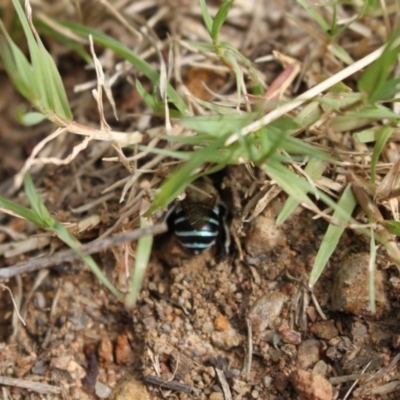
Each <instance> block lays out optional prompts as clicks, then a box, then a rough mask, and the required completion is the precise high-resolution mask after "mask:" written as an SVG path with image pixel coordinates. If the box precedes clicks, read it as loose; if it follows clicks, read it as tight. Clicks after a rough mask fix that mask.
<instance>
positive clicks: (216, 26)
mask: <svg viewBox="0 0 400 400" xmlns="http://www.w3.org/2000/svg"><path fill="white" fill-rule="evenodd" d="M233 1H234V0H225V1H224V2H223V3H222V4H221V7H220V8H219V10H218V12H217V15H216V16H215V18H214V23H213V24H212V30H211V37H212V39H213V41H214V43H218V36H219V31H220V29H221V27H222V25H223V24H224V22H225V20H226V17H227V16H228V12H229V9H230V8H231V7H232V4H233Z"/></svg>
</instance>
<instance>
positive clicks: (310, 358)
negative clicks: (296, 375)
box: [297, 339, 321, 369]
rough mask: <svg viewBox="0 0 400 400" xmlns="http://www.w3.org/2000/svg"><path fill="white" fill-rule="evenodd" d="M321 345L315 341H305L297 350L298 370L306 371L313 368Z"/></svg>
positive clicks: (319, 356)
mask: <svg viewBox="0 0 400 400" xmlns="http://www.w3.org/2000/svg"><path fill="white" fill-rule="evenodd" d="M320 351H321V343H320V342H319V341H318V340H315V339H309V340H305V341H304V342H303V343H301V344H300V346H299V347H298V349H297V365H298V366H299V368H300V369H308V368H311V367H312V366H314V365H315V364H316V363H317V362H318V361H319V359H320V358H321V355H320Z"/></svg>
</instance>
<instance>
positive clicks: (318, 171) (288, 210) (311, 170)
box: [276, 158, 327, 226]
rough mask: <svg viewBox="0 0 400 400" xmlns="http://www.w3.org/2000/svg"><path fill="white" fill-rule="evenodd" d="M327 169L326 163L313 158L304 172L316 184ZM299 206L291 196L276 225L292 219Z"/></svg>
mask: <svg viewBox="0 0 400 400" xmlns="http://www.w3.org/2000/svg"><path fill="white" fill-rule="evenodd" d="M326 167H327V163H326V162H324V161H322V160H319V159H316V158H313V159H311V160H310V162H309V163H308V164H307V166H306V167H305V169H304V172H305V173H306V174H308V176H309V177H310V178H311V179H312V180H313V182H316V181H317V180H318V179H319V178H320V177H321V175H322V174H323V172H324V171H325V169H326ZM299 204H300V202H299V201H298V200H296V199H295V198H294V197H293V196H289V198H288V199H287V200H286V202H285V205H284V206H283V208H282V210H281V212H280V213H279V215H278V218H277V219H276V225H277V226H279V225H282V224H283V223H284V222H285V221H286V220H287V219H288V218H289V217H290V215H291V214H292V213H293V211H294V210H295V209H296V207H297V206H298V205H299Z"/></svg>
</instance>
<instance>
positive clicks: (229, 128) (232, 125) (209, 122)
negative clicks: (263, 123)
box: [180, 110, 258, 137]
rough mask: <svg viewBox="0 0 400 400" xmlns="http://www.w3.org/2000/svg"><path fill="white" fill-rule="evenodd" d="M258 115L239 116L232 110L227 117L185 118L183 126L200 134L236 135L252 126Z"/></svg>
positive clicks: (244, 114) (203, 116)
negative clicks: (244, 128) (246, 127)
mask: <svg viewBox="0 0 400 400" xmlns="http://www.w3.org/2000/svg"><path fill="white" fill-rule="evenodd" d="M257 116H258V113H243V114H238V113H237V112H234V111H232V110H230V113H229V114H225V115H201V116H196V117H192V118H183V119H182V120H181V121H180V122H181V123H182V125H184V126H186V127H187V128H189V129H192V130H194V131H196V132H198V133H200V134H204V135H210V136H214V137H221V136H224V135H226V134H228V133H234V132H237V131H238V130H240V129H241V128H243V127H245V126H246V125H248V124H250V123H251V122H252V121H254V119H256V118H257Z"/></svg>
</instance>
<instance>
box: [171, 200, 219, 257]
mask: <svg viewBox="0 0 400 400" xmlns="http://www.w3.org/2000/svg"><path fill="white" fill-rule="evenodd" d="M199 218H200V219H201V223H200V224H199V225H200V226H202V227H201V228H199V229H195V228H194V227H193V226H192V224H191V223H190V222H189V221H188V219H187V217H186V216H185V214H184V211H183V209H182V207H181V206H180V205H178V206H177V208H176V210H175V220H174V231H175V234H176V236H177V238H178V240H179V242H180V243H181V244H182V245H183V246H184V247H186V248H187V249H190V250H192V251H194V252H195V253H197V252H201V251H203V250H205V249H208V248H209V247H211V246H213V245H214V244H215V242H216V240H217V236H218V234H219V221H218V218H219V209H218V207H214V208H212V209H210V210H209V215H208V216H202V217H199Z"/></svg>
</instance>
